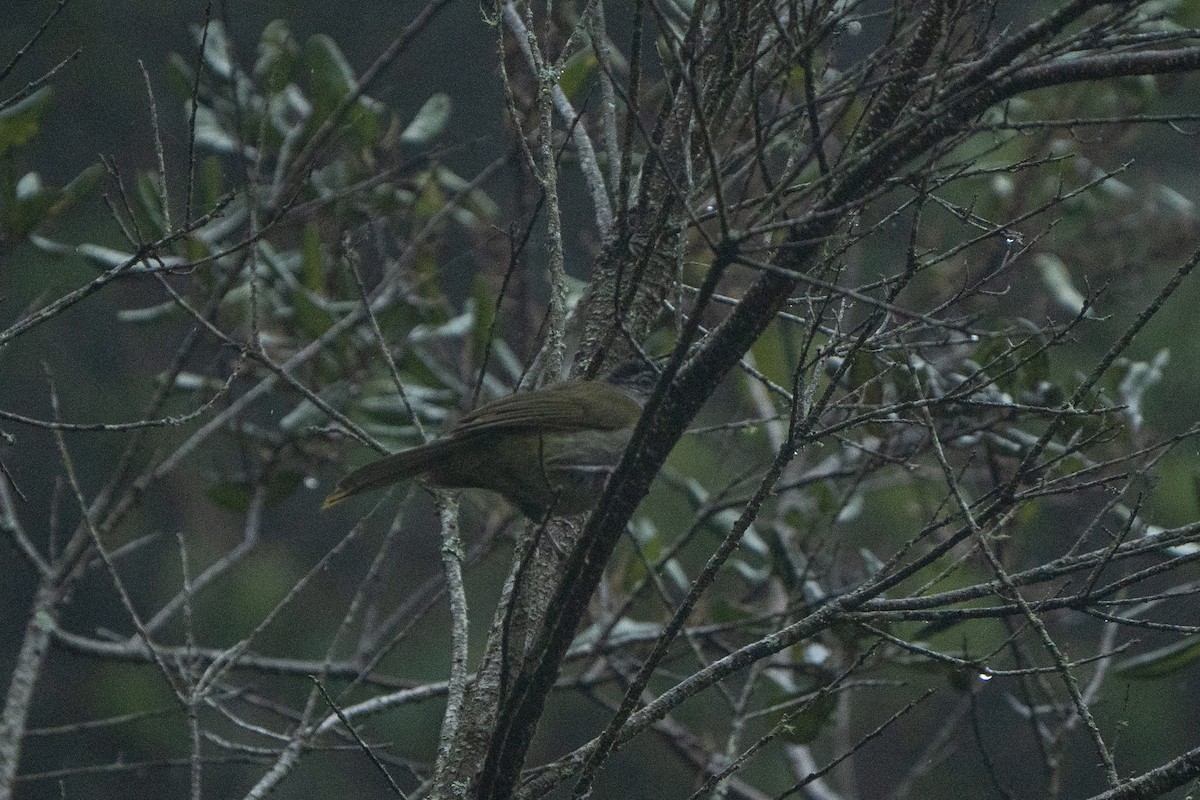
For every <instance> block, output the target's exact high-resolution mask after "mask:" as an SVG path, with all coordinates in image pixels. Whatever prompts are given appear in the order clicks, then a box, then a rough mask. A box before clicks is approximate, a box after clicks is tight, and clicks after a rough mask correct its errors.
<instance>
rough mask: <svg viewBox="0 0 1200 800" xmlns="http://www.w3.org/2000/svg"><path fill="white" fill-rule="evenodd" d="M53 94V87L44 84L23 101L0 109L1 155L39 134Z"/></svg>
mask: <svg viewBox="0 0 1200 800" xmlns="http://www.w3.org/2000/svg"><path fill="white" fill-rule="evenodd" d="M52 95H53V92H52V91H51V87H49V86H43V87H42V88H41V89H38V90H37V91H36V92H34V93H33V94H31V95H29V97H26V98H25V99H24V100H22V101H21V102H19V103H14V104H13V105H11V106H9V107H8V108H5V109H3V110H0V156H3V155H6V154H7V153H8V152H9V151H10V150H12V149H13V148H16V147H20V146H21V145H23V144H25V143H26V142H28V141H29V140H30V139H32V138H33V137H34V136H35V135H36V134H37V132H38V126H39V125H40V124H41V121H42V115H43V114H45V113H46V109H47V108H48V107H49V106H50V98H51V96H52Z"/></svg>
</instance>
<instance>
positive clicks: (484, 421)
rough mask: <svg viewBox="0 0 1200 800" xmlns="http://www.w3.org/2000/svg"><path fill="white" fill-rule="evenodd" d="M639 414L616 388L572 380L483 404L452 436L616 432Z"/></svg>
mask: <svg viewBox="0 0 1200 800" xmlns="http://www.w3.org/2000/svg"><path fill="white" fill-rule="evenodd" d="M640 413H641V407H640V406H639V405H638V404H637V403H636V402H635V401H634V400H633V399H632V398H631V397H629V396H628V395H627V394H625V393H624V392H622V391H621V390H620V389H618V388H616V387H615V386H610V385H609V384H606V383H602V382H586V383H585V382H581V381H571V382H567V383H558V384H555V385H554V386H550V387H547V388H545V389H535V390H534V391H531V392H520V393H518V394H512V395H509V396H508V397H503V398H501V399H499V400H494V401H492V402H490V403H487V404H485V405H482V406H480V407H479V408H477V409H475V410H474V411H472V412H470V413H469V414H467V415H466V416H464V417H463V418H462V419H461V420H459V423H458V425H456V426H455V428H454V435H455V436H460V435H463V434H472V433H479V432H483V431H494V430H498V429H504V430H521V429H529V428H533V429H536V430H540V431H542V432H545V433H551V432H556V433H569V432H571V431H580V430H618V429H620V428H627V427H629V426H631V425H632V424H633V423H634V422H635V421H636V420H637V418H638V415H639V414H640Z"/></svg>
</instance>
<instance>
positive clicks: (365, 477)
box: [321, 441, 446, 511]
mask: <svg viewBox="0 0 1200 800" xmlns="http://www.w3.org/2000/svg"><path fill="white" fill-rule="evenodd" d="M445 448H446V443H445V442H444V441H441V442H430V443H429V444H424V445H421V446H419V447H413V448H410V449H408V450H401V451H400V452H399V453H393V454H392V455H390V456H386V457H384V458H381V459H379V460H378V461H372V462H371V463H370V464H367V465H366V466H363V467H359V468H358V469H356V470H354V471H353V472H351V473H350V474H349V475H347V476H346V477H344V478H342V479H341V480H340V481H338V485H337V486H336V487H335V488H334V490H333V491H332V492H331V493H330V494H329V496H328V497H326V498H325V502H323V503H322V504H321V510H322V511H324V510H325V509H327V508H330V507H331V506H336V505H337V504H338V503H340V502H342V501H343V500H345V499H346V498H347V497H350V496H351V495H355V494H358V493H359V492H367V491H370V490H371V489H379V488H381V487H383V486H389V485H391V484H393V483H399V482H400V481H406V480H409V479H411V478H415V477H417V476H419V475H420V474H421V473H423V472H428V471H429V469H430V467H432V466H433V464H434V463H435V462H436V461H437V459H439V458H441V457H442V456H443V455H444V454H443V452H442V451H443V450H444V449H445Z"/></svg>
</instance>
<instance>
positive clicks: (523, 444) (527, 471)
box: [322, 361, 658, 520]
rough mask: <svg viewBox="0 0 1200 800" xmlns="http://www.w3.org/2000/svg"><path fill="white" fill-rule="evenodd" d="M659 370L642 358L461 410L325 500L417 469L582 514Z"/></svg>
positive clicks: (524, 502)
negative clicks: (601, 373)
mask: <svg viewBox="0 0 1200 800" xmlns="http://www.w3.org/2000/svg"><path fill="white" fill-rule="evenodd" d="M657 378H658V374H657V372H656V371H655V369H654V367H653V366H652V365H650V364H647V363H645V362H641V361H629V362H625V363H623V364H621V365H620V366H618V367H617V368H616V369H614V370H613V371H612V372H611V373H609V374H608V375H606V376H605V377H604V378H602V379H600V380H593V381H566V382H564V383H557V384H554V385H552V386H547V387H545V388H543V389H535V390H533V391H529V392H518V393H517V394H513V395H509V396H508V397H505V398H502V399H500V400H495V401H493V402H490V403H486V404H485V405H482V406H480V407H479V408H477V409H475V410H474V411H472V412H470V413H469V414H467V415H465V416H464V417H463V418H462V419H461V420H459V422H458V424H457V425H455V426H454V427H453V428H452V429H451V431H450V433H449V434H448V435H447V436H446V437H445V438H442V439H437V440H435V441H432V442H429V443H428V444H423V445H420V446H418V447H413V448H410V449H408V450H402V451H401V452H399V453H394V454H393V455H390V456H386V457H384V458H381V459H379V460H378V461H375V462H372V463H370V464H367V465H366V466H364V467H359V468H358V469H356V470H354V471H353V472H351V473H350V474H349V475H347V476H346V477H344V478H342V480H341V482H339V483H338V485H337V488H335V489H334V491H333V492H332V493H331V494H330V495H329V496H328V497H326V498H325V503H324V504H323V505H322V508H329V507H330V506H334V505H337V504H338V503H340V502H342V501H343V500H345V499H346V498H347V497H350V496H351V495H355V494H358V493H359V492H365V491H369V490H371V489H378V488H380V487H383V486H389V485H391V484H393V483H398V482H400V481H405V480H410V479H413V478H422V479H424V480H425V481H426V482H427V483H429V484H431V485H433V486H438V487H441V488H445V489H487V490H489V491H492V492H496V493H497V494H499V495H502V496H503V497H505V498H506V499H507V500H508V501H509V502H510V503H512V504H513V505H514V506H516V507H517V508H518V509H520V510H521V513H523V514H524V515H525V516H527V517H529V518H530V519H534V520H540V519H542V518H543V517H544V516H545V515H546V514H548V513H553V514H579V513H582V512H584V511H588V510H590V509H591V508H593V507H594V506H595V505H596V503H597V502H598V501H599V500H600V494H601V492H603V490H604V483H605V481H606V480H607V479H608V475H609V473H610V472H612V470H613V469H614V468H615V467H616V465H617V462H619V461H620V459H621V455H622V454H623V453H624V452H625V446H626V445H627V444H628V443H629V437H630V436H631V435H632V433H633V428H634V425H636V424H637V421H638V418H639V417H641V414H642V407H643V406H644V405H645V404H646V400H647V399H648V398H649V397H650V392H651V390H652V389H653V388H654V382H655V380H657Z"/></svg>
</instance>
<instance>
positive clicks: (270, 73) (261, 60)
mask: <svg viewBox="0 0 1200 800" xmlns="http://www.w3.org/2000/svg"><path fill="white" fill-rule="evenodd" d="M299 52H300V46H299V45H298V44H296V40H295V39H294V38H293V37H292V32H291V30H290V29H289V28H288V25H287V22H285V21H284V20H281V19H274V20H271V21H270V22H268V23H267V26H266V27H265V28H263V33H262V37H261V38H260V39H259V41H258V61H256V62H255V64H254V75H255V76H256V77H257V78H259V79H260V80H261V81H263V83H264V84H265V85H266V87H267V90H268V91H270V92H279V91H282V90H283V87H285V86H287V84H288V81H290V80H291V79H292V72H293V70H294V69H295V66H296V59H297V57H298V55H299Z"/></svg>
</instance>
